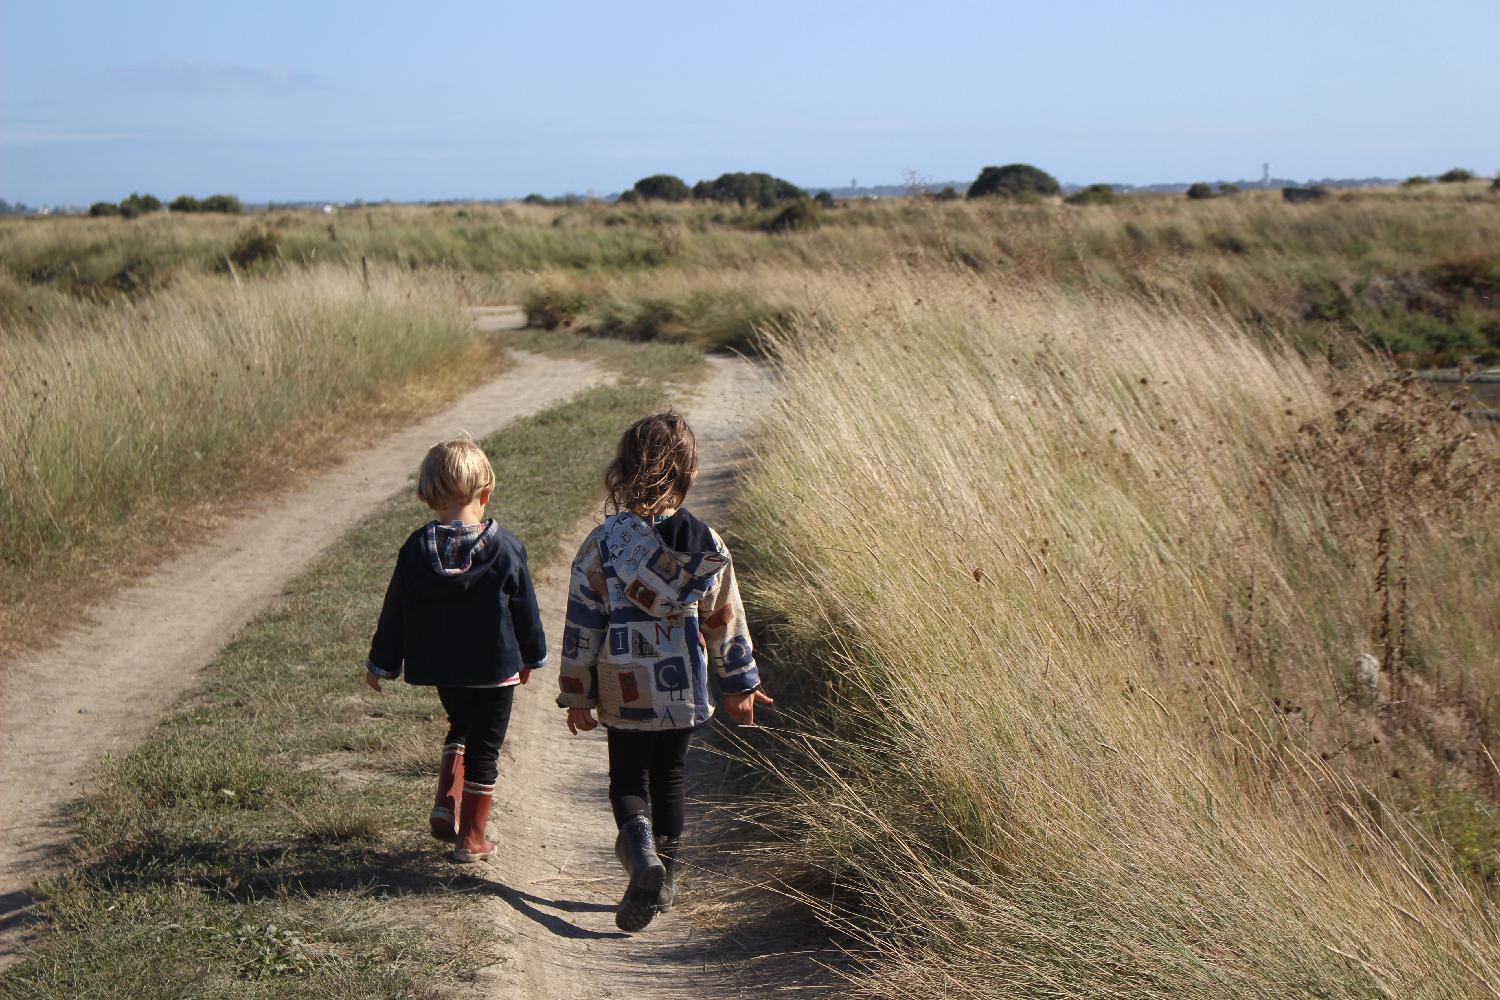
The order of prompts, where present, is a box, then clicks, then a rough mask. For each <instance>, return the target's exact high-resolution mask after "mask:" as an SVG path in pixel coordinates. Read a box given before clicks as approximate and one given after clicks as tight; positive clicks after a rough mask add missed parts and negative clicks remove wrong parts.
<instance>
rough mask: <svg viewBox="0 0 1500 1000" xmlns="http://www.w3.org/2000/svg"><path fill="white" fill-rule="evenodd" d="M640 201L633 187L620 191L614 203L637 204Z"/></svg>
mask: <svg viewBox="0 0 1500 1000" xmlns="http://www.w3.org/2000/svg"><path fill="white" fill-rule="evenodd" d="M640 201H641V196H640V195H638V194H636V193H635V191H634V190H633V189H632V190H630V191H621V192H620V197H618V198H616V199H615V202H616V204H620V205H638V204H640Z"/></svg>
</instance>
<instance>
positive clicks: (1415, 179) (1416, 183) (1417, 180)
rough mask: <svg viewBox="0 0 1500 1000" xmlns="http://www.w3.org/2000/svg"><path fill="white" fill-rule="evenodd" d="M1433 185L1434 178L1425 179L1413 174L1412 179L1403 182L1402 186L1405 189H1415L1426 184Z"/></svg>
mask: <svg viewBox="0 0 1500 1000" xmlns="http://www.w3.org/2000/svg"><path fill="white" fill-rule="evenodd" d="M1431 183H1432V178H1430V177H1423V176H1422V175H1421V174H1413V175H1412V176H1411V177H1408V178H1407V179H1406V180H1404V181H1402V182H1401V186H1402V187H1404V188H1413V187H1421V186H1422V185H1424V184H1431Z"/></svg>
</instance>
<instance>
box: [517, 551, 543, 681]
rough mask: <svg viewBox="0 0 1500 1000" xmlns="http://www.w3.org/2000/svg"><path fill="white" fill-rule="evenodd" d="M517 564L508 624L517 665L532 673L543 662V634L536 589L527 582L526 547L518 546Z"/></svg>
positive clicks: (528, 572) (529, 568)
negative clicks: (516, 651)
mask: <svg viewBox="0 0 1500 1000" xmlns="http://www.w3.org/2000/svg"><path fill="white" fill-rule="evenodd" d="M520 549H521V561H520V565H519V566H517V567H516V589H515V593H513V594H511V595H510V622H511V626H512V627H513V628H514V629H515V630H516V645H517V646H519V647H520V649H521V662H522V663H523V664H525V665H526V669H528V670H535V669H536V668H538V667H541V666H544V665H546V663H547V633H546V632H544V631H543V630H542V612H541V609H540V608H538V607H537V605H536V588H534V587H533V586H532V583H531V567H530V566H529V565H528V564H527V562H526V546H524V545H522V546H520Z"/></svg>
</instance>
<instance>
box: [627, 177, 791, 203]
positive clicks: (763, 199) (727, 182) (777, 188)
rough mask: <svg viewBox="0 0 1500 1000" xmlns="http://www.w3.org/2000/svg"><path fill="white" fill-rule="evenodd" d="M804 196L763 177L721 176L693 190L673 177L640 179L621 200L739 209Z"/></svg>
mask: <svg viewBox="0 0 1500 1000" xmlns="http://www.w3.org/2000/svg"><path fill="white" fill-rule="evenodd" d="M806 198H807V192H806V191H804V190H802V189H801V188H800V187H798V186H797V185H795V184H793V183H792V182H791V181H786V180H782V179H781V178H780V177H772V176H771V175H770V174H766V173H730V174H720V175H719V176H718V177H716V178H714V179H713V180H711V181H699V182H698V183H697V184H694V185H693V186H692V187H688V185H687V182H686V181H684V180H683V179H682V178H680V177H674V176H673V175H672V174H652V175H651V176H650V177H642V178H641V179H640V180H638V181H636V182H635V186H634V187H632V188H631V189H630V190H629V191H626V192H625V193H624V194H623V195H621V196H620V200H621V201H624V202H626V203H629V202H635V201H688V200H689V199H695V200H698V201H722V202H737V203H739V204H741V205H756V206H758V207H760V208H772V207H774V206H776V205H779V204H782V203H783V202H789V201H801V200H803V199H806Z"/></svg>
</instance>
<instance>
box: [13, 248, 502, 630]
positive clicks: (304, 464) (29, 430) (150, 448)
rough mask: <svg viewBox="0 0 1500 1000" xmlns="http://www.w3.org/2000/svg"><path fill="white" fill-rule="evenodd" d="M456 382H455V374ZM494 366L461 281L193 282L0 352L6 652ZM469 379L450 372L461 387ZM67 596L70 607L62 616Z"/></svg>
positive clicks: (315, 278) (311, 277) (383, 277)
mask: <svg viewBox="0 0 1500 1000" xmlns="http://www.w3.org/2000/svg"><path fill="white" fill-rule="evenodd" d="M461 363H462V364H461ZM504 365H505V362H504V359H503V357H502V356H500V355H499V354H498V352H497V349H496V348H495V347H494V346H493V343H492V342H491V341H487V340H485V339H484V338H481V337H480V336H479V335H478V334H477V333H475V331H474V330H473V327H472V325H471V324H470V322H469V321H468V318H467V317H466V316H465V315H464V314H463V312H462V310H461V308H460V306H459V292H458V289H457V284H456V282H455V281H454V280H453V279H452V278H451V277H448V278H445V277H443V276H441V275H436V274H425V275H422V276H421V277H420V278H419V277H417V276H413V275H410V274H407V273H405V272H402V271H393V270H379V271H377V272H375V273H374V274H372V275H371V276H370V282H369V287H368V289H366V287H365V285H364V281H363V278H362V276H361V274H360V273H358V272H357V271H355V272H351V271H348V270H345V269H338V268H324V269H318V270H311V271H303V270H292V271H288V272H286V273H283V274H281V275H278V276H276V277H275V278H271V279H268V280H264V281H256V282H245V283H243V284H241V283H236V282H235V281H233V280H230V279H228V278H224V279H220V278H215V277H187V278H183V279H182V280H180V281H179V282H178V283H177V284H176V285H175V286H174V287H173V288H172V289H171V290H170V291H168V292H164V293H162V294H159V295H155V296H152V297H150V298H149V299H145V300H142V301H141V302H139V303H136V304H129V303H117V304H113V305H104V306H97V307H92V308H89V309H86V310H82V309H80V310H78V311H76V312H75V313H73V314H71V315H69V316H67V317H63V318H59V319H54V320H52V321H49V322H48V323H47V324H45V325H44V327H43V328H42V329H41V330H39V331H37V332H35V333H34V334H27V335H22V336H12V337H9V338H7V339H5V340H4V341H3V347H0V366H3V369H4V374H5V378H4V380H3V382H0V535H3V536H4V537H5V539H6V551H5V554H4V557H3V558H4V560H5V564H6V569H7V572H6V573H5V576H4V583H3V585H0V607H3V611H0V648H4V647H6V646H15V645H18V644H19V643H21V642H23V641H25V640H26V639H27V638H28V637H29V636H35V635H39V634H42V632H43V631H45V629H46V628H47V627H49V626H50V625H51V624H52V623H53V622H55V620H56V619H55V617H49V616H48V615H47V614H45V613H44V612H45V609H47V608H49V607H54V606H56V605H57V602H58V601H59V600H62V601H63V603H64V604H66V605H68V606H69V607H72V606H77V605H78V603H79V601H78V599H77V598H79V597H87V596H92V594H93V593H95V592H97V591H96V589H95V587H93V586H91V584H99V585H101V586H102V585H103V584H104V583H107V582H108V581H109V580H110V579H113V578H114V573H115V571H116V570H117V568H118V567H119V565H120V563H121V560H122V559H128V560H129V561H130V562H132V563H136V564H139V562H140V561H141V560H143V559H145V558H148V557H149V554H150V553H151V552H153V551H154V550H159V549H160V548H161V547H162V546H163V545H164V544H168V543H170V542H171V541H172V540H173V535H174V532H173V531H172V530H171V528H170V525H172V524H173V522H174V521H175V520H176V519H177V518H180V517H181V516H183V515H184V514H185V513H186V512H187V511H190V510H195V509H198V508H199V505H207V507H206V511H205V513H206V514H207V515H209V516H211V515H212V513H213V511H214V509H216V508H219V507H221V506H224V505H226V504H232V502H233V500H234V499H235V498H237V497H240V496H242V495H244V494H245V493H247V492H248V493H254V492H257V491H263V490H265V489H266V488H268V487H270V486H274V485H277V484H278V483H280V482H283V481H285V480H286V479H287V478H288V475H289V472H290V470H292V469H306V468H316V467H317V466H319V465H322V464H325V463H326V462H327V461H328V460H329V459H330V458H331V457H334V456H336V455H337V454H339V453H341V452H343V451H345V450H347V440H346V435H348V434H350V433H351V432H352V435H353V436H354V437H355V438H360V437H361V436H363V435H368V434H370V433H373V432H378V431H379V429H380V428H381V427H383V426H389V425H390V424H391V422H392V421H394V420H398V419H403V418H406V417H409V416H410V415H412V414H413V413H417V412H421V410H422V408H424V407H431V406H432V405H435V404H436V403H437V402H438V401H440V400H443V399H446V398H448V397H450V396H452V395H454V394H456V393H457V392H458V391H460V390H461V389H463V388H465V387H467V386H468V385H469V384H471V383H472V368H470V366H472V367H473V368H478V369H480V370H482V371H484V372H493V373H495V374H498V373H499V372H501V371H503V370H504ZM460 368H469V371H468V372H464V373H460V372H459V371H458V369H460ZM68 595H74V599H72V600H66V599H65V598H67V597H68Z"/></svg>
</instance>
